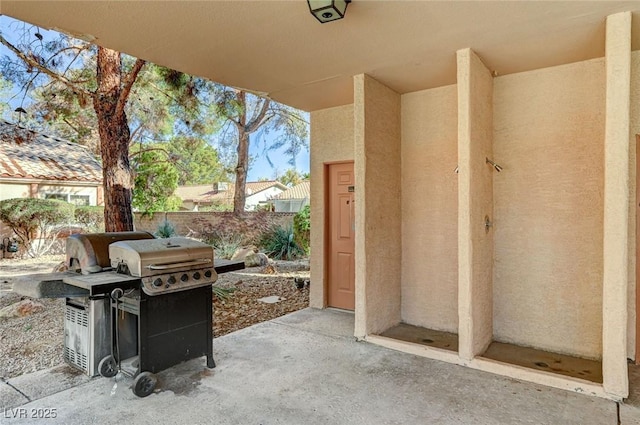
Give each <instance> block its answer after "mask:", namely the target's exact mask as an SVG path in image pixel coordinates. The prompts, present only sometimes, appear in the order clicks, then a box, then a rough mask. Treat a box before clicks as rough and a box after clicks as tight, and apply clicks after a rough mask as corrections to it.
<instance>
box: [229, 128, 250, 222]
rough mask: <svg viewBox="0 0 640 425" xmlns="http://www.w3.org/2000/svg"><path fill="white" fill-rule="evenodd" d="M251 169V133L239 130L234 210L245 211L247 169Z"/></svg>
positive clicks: (236, 211)
mask: <svg viewBox="0 0 640 425" xmlns="http://www.w3.org/2000/svg"><path fill="white" fill-rule="evenodd" d="M248 169H249V133H247V132H246V131H244V129H239V130H238V166H237V167H236V190H235V194H234V195H233V212H234V213H236V214H238V213H241V212H244V205H245V202H246V198H247V197H246V192H247V190H246V188H247V170H248Z"/></svg>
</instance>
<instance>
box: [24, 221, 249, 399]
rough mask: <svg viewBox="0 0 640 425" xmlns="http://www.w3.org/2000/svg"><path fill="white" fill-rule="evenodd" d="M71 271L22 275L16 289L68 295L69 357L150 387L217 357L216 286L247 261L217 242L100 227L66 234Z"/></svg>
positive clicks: (92, 371)
mask: <svg viewBox="0 0 640 425" xmlns="http://www.w3.org/2000/svg"><path fill="white" fill-rule="evenodd" d="M66 263H67V266H69V271H66V272H62V273H46V274H37V275H28V276H23V277H22V278H21V279H19V280H18V281H16V282H14V285H13V290H14V291H15V292H17V293H20V294H22V295H26V296H29V297H32V298H65V299H66V304H65V320H64V334H65V340H64V358H65V360H66V361H67V363H69V364H71V365H72V366H74V367H77V368H79V369H81V370H82V371H84V372H85V373H86V374H88V375H89V376H95V375H97V374H101V375H103V376H114V375H115V374H116V373H117V372H118V371H119V370H122V371H123V372H124V373H125V374H127V375H130V376H132V377H134V379H135V381H134V386H133V391H134V393H135V394H136V395H138V396H141V397H144V396H146V395H148V394H150V393H151V392H152V391H153V389H154V386H155V383H156V380H155V377H154V376H153V374H154V373H157V372H159V371H161V370H163V369H166V368H168V367H171V366H173V365H176V364H178V363H180V362H183V361H185V360H190V359H194V358H197V357H202V356H206V360H207V362H206V364H207V367H210V368H212V367H215V362H214V360H213V347H212V339H213V331H212V327H213V324H212V320H213V319H212V309H213V307H212V290H211V285H212V283H214V282H215V281H216V279H217V275H218V273H226V272H229V271H233V270H239V269H243V268H244V263H243V262H230V261H225V260H216V261H215V262H214V255H213V248H212V247H211V246H209V245H206V244H204V243H201V242H198V241H195V240H192V239H187V238H169V239H154V238H153V236H152V235H151V234H149V233H146V232H119V233H94V234H80V235H73V236H70V237H69V238H68V239H67V260H66Z"/></svg>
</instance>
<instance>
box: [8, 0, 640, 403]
mask: <svg viewBox="0 0 640 425" xmlns="http://www.w3.org/2000/svg"><path fill="white" fill-rule="evenodd" d="M165 7H166V6H165V5H164V4H159V3H158V4H153V3H148V2H113V3H110V4H109V7H108V8H105V7H103V6H102V5H101V3H100V2H82V3H77V2H68V3H64V2H38V3H33V2H23V1H11V0H4V1H3V2H2V11H1V12H2V13H3V14H6V15H9V16H13V17H16V18H19V19H22V20H24V21H27V22H29V23H31V24H33V25H38V26H40V27H44V28H53V27H55V28H59V29H63V30H64V31H67V32H68V33H70V34H78V35H81V36H83V37H85V38H86V37H90V38H91V39H96V40H97V42H98V43H99V44H101V45H103V46H106V47H112V48H116V49H118V50H119V51H124V52H127V53H128V54H131V55H134V56H139V57H143V58H153V60H155V61H157V62H158V63H160V64H161V65H164V66H168V67H172V68H176V69H180V70H181V71H183V72H187V73H193V74H196V75H200V76H202V77H207V78H211V79H212V80H215V81H220V82H222V83H225V84H228V85H232V86H234V87H243V88H246V89H247V90H250V91H253V92H260V93H265V94H267V95H268V96H269V98H271V99H273V100H276V101H281V102H283V103H286V104H288V105H291V106H294V107H297V108H301V109H304V110H306V111H309V112H310V113H311V145H310V151H311V179H312V180H313V181H314V185H313V188H312V194H311V196H312V197H313V200H314V202H313V205H312V211H311V217H312V218H311V220H312V224H311V229H312V232H311V252H312V253H313V254H312V257H311V279H312V281H313V285H311V290H310V291H311V292H310V304H311V306H312V307H316V308H325V307H327V306H334V307H341V308H346V309H353V310H354V311H355V329H354V335H355V336H356V337H357V338H359V339H362V340H365V341H369V342H371V343H374V344H381V345H384V346H387V347H392V348H394V349H397V350H400V351H404V352H408V353H413V354H416V355H421V356H426V357H430V358H434V359H438V360H441V361H446V362H451V363H456V364H461V365H464V366H466V367H470V368H475V369H480V370H484V371H489V372H492V373H498V374H501V375H505V376H509V377H514V378H518V379H523V380H527V381H531V382H537V383H540V384H544V385H549V386H553V387H558V388H563V389H567V390H571V391H577V392H581V393H585V394H589V395H597V396H601V397H606V398H610V399H614V400H621V399H623V398H625V397H627V396H628V394H629V378H628V365H627V359H632V360H635V361H636V362H637V361H640V321H638V323H636V319H637V318H640V311H637V308H636V305H637V303H638V305H640V290H636V287H637V278H636V275H637V273H638V274H640V262H638V261H637V259H638V253H639V252H640V250H639V249H637V244H636V241H640V227H636V218H637V205H638V201H639V200H638V199H637V195H636V193H637V192H636V189H637V187H638V179H640V173H637V172H636V167H637V166H638V161H637V160H636V135H637V134H638V133H640V113H638V105H640V51H639V50H638V49H640V40H638V38H637V35H638V28H639V23H640V2H628V1H618V0H611V1H589V2H577V1H576V2H535V1H520V2H509V3H508V4H505V3H504V2H435V1H422V2H398V1H376V2H373V1H355V2H352V3H350V5H349V7H348V9H347V12H346V17H345V18H344V19H342V20H339V21H335V22H331V23H328V24H319V23H318V22H317V20H315V18H314V17H312V16H311V15H310V14H309V11H308V7H307V5H305V4H304V2H255V4H254V5H252V7H246V5H245V3H244V2H209V3H197V4H196V3H189V2H185V3H184V4H181V5H180V7H174V8H172V9H171V13H167V12H166V8H165ZM267 15H268V17H269V25H268V26H265V25H263V22H264V19H265V16H267ZM122 16H127V17H128V19H127V21H126V22H123V20H122V19H121V17H122ZM129 22H136V25H129V24H128V23H129ZM185 23H188V25H187V24H185ZM238 27H242V28H243V31H235V32H234V35H235V36H234V37H231V38H230V37H226V36H225V35H226V34H229V33H230V32H233V29H235V28H238ZM281 28H287V30H286V31H282V30H281ZM353 34H357V37H353ZM194 39H197V40H206V43H200V44H199V45H198V48H197V49H198V50H197V53H198V54H193V40H194ZM157 40H172V41H173V42H172V43H158V42H157ZM265 52H269V54H265ZM220 57H224V58H228V59H229V60H225V61H220V60H219V58H220ZM234 58H236V59H238V60H234ZM494 164H498V165H499V167H497V166H495V167H494ZM454 170H455V171H454ZM549 353H550V354H549ZM547 355H548V356H550V357H545V356H547ZM544 359H547V360H544ZM549 359H551V360H549ZM581 362H582V363H581ZM578 365H584V367H582V366H578ZM390 379H393V378H392V377H390Z"/></svg>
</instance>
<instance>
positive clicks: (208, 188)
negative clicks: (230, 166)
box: [175, 180, 287, 202]
mask: <svg viewBox="0 0 640 425" xmlns="http://www.w3.org/2000/svg"><path fill="white" fill-rule="evenodd" d="M274 186H275V187H277V188H279V189H281V190H286V189H287V187H286V186H285V185H283V184H282V183H280V182H279V181H276V180H266V181H259V182H247V186H246V193H247V196H250V195H255V194H256V193H259V192H262V191H263V190H266V189H269V188H271V187H274ZM175 194H176V196H178V197H179V198H180V199H182V200H183V201H197V202H212V201H221V202H227V201H232V200H233V196H234V194H235V186H234V184H233V183H228V189H227V190H219V191H218V192H217V193H216V192H215V191H214V190H213V185H211V184H204V185H191V186H178V187H177V188H176V192H175Z"/></svg>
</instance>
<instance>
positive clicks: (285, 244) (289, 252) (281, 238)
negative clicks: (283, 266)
mask: <svg viewBox="0 0 640 425" xmlns="http://www.w3.org/2000/svg"><path fill="white" fill-rule="evenodd" d="M260 246H261V247H262V248H263V249H264V252H265V253H266V254H267V255H268V256H269V257H272V258H275V259H276V260H295V259H296V258H300V257H304V256H305V254H306V253H305V250H304V248H302V247H301V246H300V245H298V243H297V242H296V241H295V238H294V235H293V230H292V229H291V227H289V228H287V229H285V228H284V227H280V226H274V227H272V228H271V231H269V232H266V233H265V234H264V235H263V236H262V240H261V241H260Z"/></svg>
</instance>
